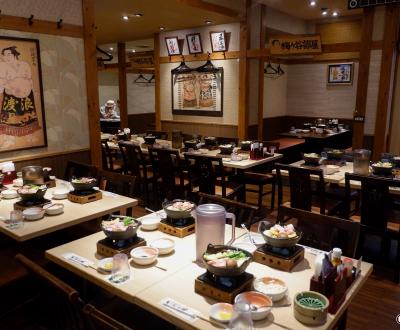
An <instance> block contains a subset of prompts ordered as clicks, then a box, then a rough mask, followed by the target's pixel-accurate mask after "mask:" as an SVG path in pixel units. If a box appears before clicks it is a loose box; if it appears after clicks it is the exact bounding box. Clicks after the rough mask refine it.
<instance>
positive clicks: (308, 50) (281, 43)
mask: <svg viewBox="0 0 400 330" xmlns="http://www.w3.org/2000/svg"><path fill="white" fill-rule="evenodd" d="M269 44H270V51H271V55H308V54H320V53H322V46H321V36H320V35H319V34H315V35H309V34H307V35H281V36H275V37H272V38H270V39H269Z"/></svg>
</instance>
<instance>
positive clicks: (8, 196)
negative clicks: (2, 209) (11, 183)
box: [1, 189, 18, 199]
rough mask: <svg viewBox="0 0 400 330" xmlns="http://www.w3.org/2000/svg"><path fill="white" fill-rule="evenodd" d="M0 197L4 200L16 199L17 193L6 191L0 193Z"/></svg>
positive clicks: (10, 190)
mask: <svg viewBox="0 0 400 330" xmlns="http://www.w3.org/2000/svg"><path fill="white" fill-rule="evenodd" d="M1 197H2V198H4V199H13V198H17V197H18V193H17V192H16V191H15V190H12V189H7V190H3V191H2V192H1Z"/></svg>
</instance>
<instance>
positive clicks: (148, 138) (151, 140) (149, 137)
mask: <svg viewBox="0 0 400 330" xmlns="http://www.w3.org/2000/svg"><path fill="white" fill-rule="evenodd" d="M143 139H144V143H146V144H148V145H153V144H154V143H155V142H156V137H155V136H154V135H147V136H145V137H144V138H143Z"/></svg>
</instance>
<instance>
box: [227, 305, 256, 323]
mask: <svg viewBox="0 0 400 330" xmlns="http://www.w3.org/2000/svg"><path fill="white" fill-rule="evenodd" d="M229 329H231V330H253V329H254V328H253V320H252V319H251V308H250V305H249V304H248V303H247V302H245V301H238V302H237V303H235V304H234V305H233V316H232V319H231V321H230V322H229Z"/></svg>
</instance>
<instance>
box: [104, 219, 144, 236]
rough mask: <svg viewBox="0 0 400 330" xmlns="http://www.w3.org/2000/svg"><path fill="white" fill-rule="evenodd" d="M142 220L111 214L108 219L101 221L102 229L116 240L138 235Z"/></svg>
mask: <svg viewBox="0 0 400 330" xmlns="http://www.w3.org/2000/svg"><path fill="white" fill-rule="evenodd" d="M140 225H141V222H140V221H139V220H137V219H135V218H132V217H127V216H121V215H111V216H110V218H109V219H108V220H104V221H102V223H101V229H102V230H103V232H104V234H106V236H107V237H109V238H111V239H114V240H124V239H129V238H132V237H135V236H136V232H137V230H138V228H139V226H140Z"/></svg>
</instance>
